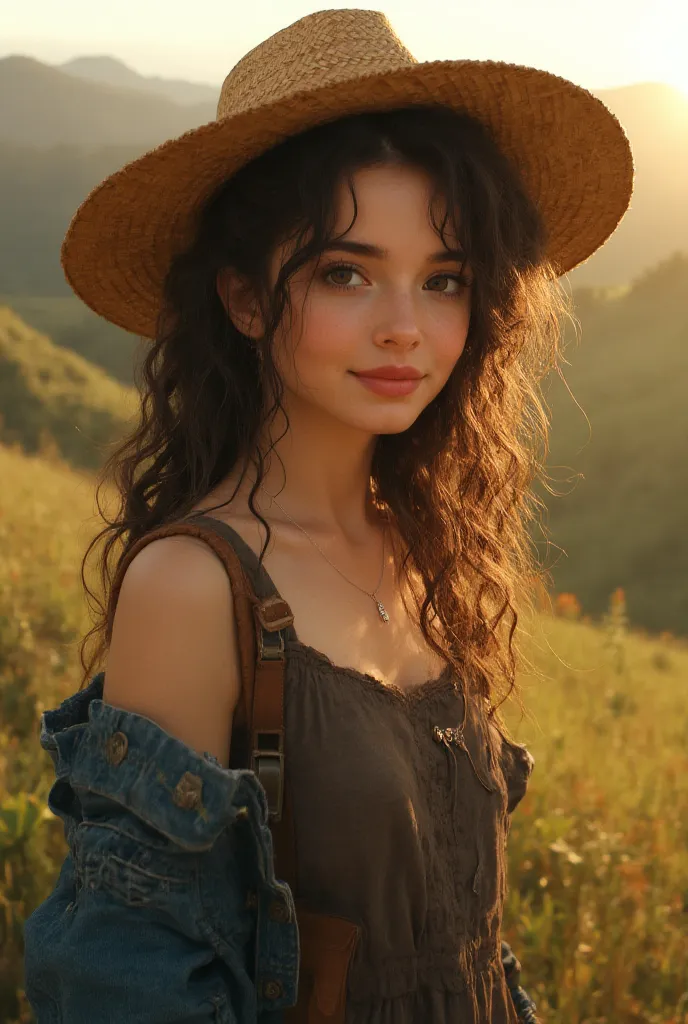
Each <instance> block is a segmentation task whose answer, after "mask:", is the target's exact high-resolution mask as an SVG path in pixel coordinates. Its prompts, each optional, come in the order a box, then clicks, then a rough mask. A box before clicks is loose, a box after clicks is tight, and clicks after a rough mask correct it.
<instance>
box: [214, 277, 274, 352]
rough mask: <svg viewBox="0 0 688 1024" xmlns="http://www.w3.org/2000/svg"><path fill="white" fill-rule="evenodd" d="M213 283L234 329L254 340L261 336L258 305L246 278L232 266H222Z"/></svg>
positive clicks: (262, 327)
mask: <svg viewBox="0 0 688 1024" xmlns="http://www.w3.org/2000/svg"><path fill="white" fill-rule="evenodd" d="M215 283H216V287H217V294H218V295H219V296H220V300H221V301H222V305H223V306H224V307H225V310H226V311H227V316H228V317H229V318H230V320H231V321H232V323H233V324H234V326H235V327H236V329H237V330H238V331H241V333H242V334H245V335H246V336H247V337H249V338H253V339H254V340H257V339H258V338H262V337H263V334H264V333H265V328H264V325H263V319H262V316H261V313H260V306H259V303H258V301H257V299H256V297H255V295H254V293H253V290H252V288H251V286H250V285H249V283H248V280H247V279H246V278H245V277H242V276H241V275H240V274H238V273H237V272H236V270H234V268H233V267H222V268H221V270H218V272H217V277H216V280H215Z"/></svg>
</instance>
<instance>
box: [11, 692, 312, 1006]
mask: <svg viewBox="0 0 688 1024" xmlns="http://www.w3.org/2000/svg"><path fill="white" fill-rule="evenodd" d="M103 680H104V673H99V674H98V675H96V676H94V678H93V679H92V680H91V683H90V684H89V686H88V687H87V688H86V689H85V690H83V691H80V692H78V693H76V694H74V695H73V696H72V697H70V698H69V699H68V700H66V701H64V702H63V703H62V704H61V705H60V707H59V708H56V709H54V710H51V711H46V712H45V713H44V714H43V716H42V720H41V745H42V746H43V747H44V749H46V750H48V751H49V753H50V755H51V757H52V759H53V762H54V765H55V773H56V779H55V782H54V784H53V786H52V788H51V791H50V796H49V806H50V808H51V810H52V811H53V812H54V813H55V814H57V815H59V816H60V817H61V818H62V819H63V822H64V828H65V837H66V839H67V843H68V848H69V850H68V854H67V856H66V858H65V860H64V863H63V865H62V869H61V872H60V875H59V878H58V880H57V883H56V885H55V888H54V890H53V892H52V893H51V894H50V895H49V896H48V898H47V899H46V900H45V901H44V902H43V903H42V904H41V905H40V906H39V907H38V908H37V909H36V910H35V911H34V912H33V914H31V915H30V917H29V918H28V920H27V922H26V925H25V934H24V938H25V976H26V993H27V997H28V999H29V1002H30V1003H31V1005H32V1008H33V1010H34V1013H35V1014H36V1018H37V1020H38V1024H81V1022H82V1021H83V1022H84V1024H86V1022H88V1024H116V1022H117V1024H120V1022H124V1021H126V1022H127V1024H182V1022H184V1024H192V1022H193V1024H211V1022H212V1024H257V1022H260V1024H263V1022H265V1024H268V1022H270V1024H281V1021H282V1019H283V1011H284V1010H285V1009H287V1008H288V1007H290V1006H293V1005H295V1003H296V995H297V990H298V969H299V938H298V930H297V925H296V915H295V907H294V900H293V896H292V893H291V890H290V888H289V886H288V885H287V884H286V883H285V882H282V881H280V880H278V879H277V878H276V877H275V874H274V864H273V851H272V836H271V833H270V829H269V827H268V824H267V798H266V795H265V790H264V789H263V787H262V786H261V785H260V783H259V782H258V779H257V778H256V776H255V775H254V773H253V772H251V771H248V770H238V769H224V768H222V766H221V765H220V764H219V762H218V761H217V760H216V759H215V758H214V757H212V755H210V754H205V755H204V756H202V757H201V756H200V755H198V754H197V753H196V752H195V751H193V750H191V749H190V748H189V747H187V746H186V745H185V744H184V743H182V742H181V741H180V740H178V739H176V738H175V737H173V736H171V735H170V734H169V733H167V732H165V731H164V730H163V729H161V728H160V727H159V726H158V725H157V724H156V723H155V722H153V721H151V720H150V719H148V718H145V717H143V716H141V715H137V714H134V713H132V712H129V711H125V710H122V709H120V708H115V707H113V706H111V705H109V704H106V703H105V702H104V701H103V700H102V694H103Z"/></svg>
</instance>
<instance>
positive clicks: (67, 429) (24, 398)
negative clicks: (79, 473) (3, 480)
mask: <svg viewBox="0 0 688 1024" xmlns="http://www.w3.org/2000/svg"><path fill="white" fill-rule="evenodd" d="M136 413H137V395H136V392H135V389H134V388H132V387H125V386H123V385H122V384H119V383H118V382H117V381H114V380H112V379H111V378H110V377H108V375H107V374H106V373H105V372H104V371H103V370H101V369H100V368H99V367H97V366H93V365H92V364H91V363H89V362H87V361H86V360H85V359H83V358H82V357H81V356H79V355H77V354H76V353H75V352H70V351H68V350H67V349H64V348H58V347H57V346H56V345H54V344H53V343H52V341H51V340H50V338H48V337H47V336H46V335H44V334H41V333H39V332H38V331H36V330H34V329H33V328H31V327H29V326H28V325H27V324H25V323H24V321H23V320H21V319H20V318H19V317H18V316H17V314H16V313H15V312H14V311H13V310H11V309H9V308H8V307H7V306H0V441H2V442H3V443H4V444H18V445H20V446H21V448H22V449H23V450H24V451H26V452H38V451H40V450H42V449H45V448H46V446H47V447H48V448H52V449H53V450H55V449H56V451H57V454H58V455H59V456H60V457H61V458H63V459H64V460H66V461H68V462H70V463H71V464H72V465H74V466H81V467H87V468H96V467H97V466H99V465H101V464H102V462H103V461H104V458H105V455H106V451H107V446H108V445H109V444H111V443H112V442H113V441H116V440H119V439H120V438H121V437H122V436H123V435H124V433H125V432H126V431H127V430H129V429H131V426H132V424H133V417H135V415H136Z"/></svg>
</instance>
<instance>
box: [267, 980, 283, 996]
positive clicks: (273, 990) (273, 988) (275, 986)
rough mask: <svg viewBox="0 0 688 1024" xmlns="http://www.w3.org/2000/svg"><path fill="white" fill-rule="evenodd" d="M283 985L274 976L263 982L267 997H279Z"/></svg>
mask: <svg viewBox="0 0 688 1024" xmlns="http://www.w3.org/2000/svg"><path fill="white" fill-rule="evenodd" d="M282 991H283V990H282V985H281V983H280V982H279V981H275V979H274V978H270V979H269V980H268V981H264V982H263V995H264V996H265V998H266V999H279V998H280V996H281V995H282Z"/></svg>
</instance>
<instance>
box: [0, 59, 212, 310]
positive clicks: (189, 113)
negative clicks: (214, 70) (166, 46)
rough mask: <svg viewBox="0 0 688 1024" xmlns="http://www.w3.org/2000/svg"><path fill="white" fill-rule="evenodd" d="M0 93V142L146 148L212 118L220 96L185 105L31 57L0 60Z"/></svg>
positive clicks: (32, 144) (91, 147) (41, 145)
mask: <svg viewBox="0 0 688 1024" xmlns="http://www.w3.org/2000/svg"><path fill="white" fill-rule="evenodd" d="M0 96H2V100H3V102H2V104H0V142H1V141H5V142H11V143H15V144H16V143H20V144H23V145H30V146H36V147H41V148H43V147H48V146H55V145H58V144H59V145H77V146H87V147H88V148H89V149H95V148H96V147H99V146H113V145H136V146H138V147H139V151H140V153H143V152H145V151H146V150H147V149H152V148H153V147H155V146H157V145H159V144H160V143H161V142H164V141H165V139H168V138H171V137H172V136H176V135H182V134H183V133H184V132H186V131H188V130H189V128H196V127H198V126H199V125H201V124H204V123H206V122H207V121H212V120H214V118H215V114H216V110H217V100H215V102H214V103H213V102H206V103H200V104H196V105H194V106H181V105H180V104H179V103H174V102H173V101H172V100H168V99H165V98H163V97H162V96H156V95H153V94H152V93H149V92H146V91H140V90H137V89H131V88H126V89H124V88H122V87H121V86H120V87H115V86H113V85H107V84H105V83H97V82H92V81H85V80H84V79H82V78H77V77H76V76H75V75H71V74H68V73H67V72H65V71H60V70H59V69H58V68H55V67H52V66H50V65H48V64H42V63H41V62H40V61H37V60H34V59H33V58H32V57H15V56H12V57H5V58H3V59H2V60H0ZM94 184H95V182H94ZM0 290H2V285H1V284H0Z"/></svg>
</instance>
